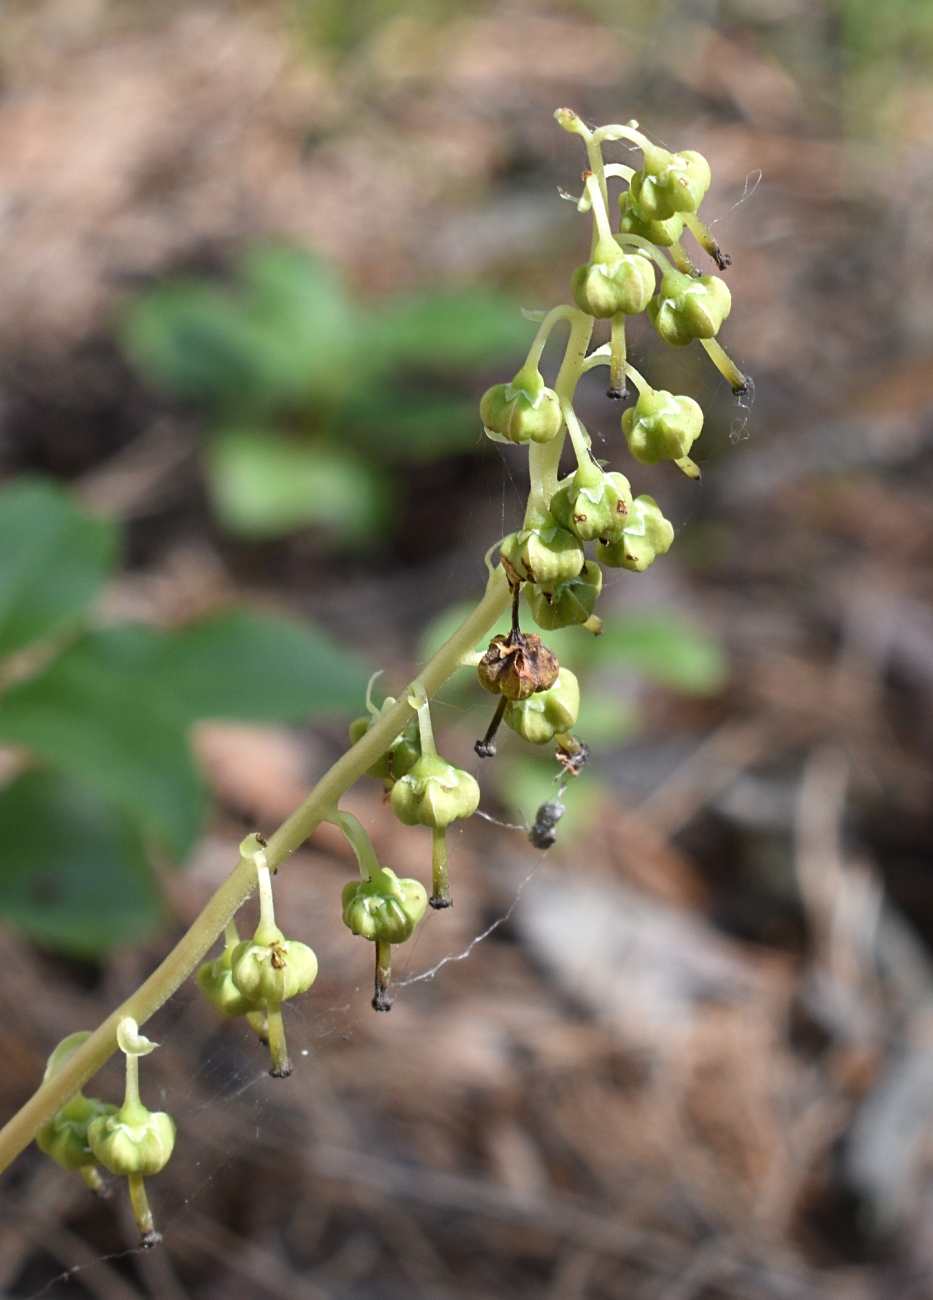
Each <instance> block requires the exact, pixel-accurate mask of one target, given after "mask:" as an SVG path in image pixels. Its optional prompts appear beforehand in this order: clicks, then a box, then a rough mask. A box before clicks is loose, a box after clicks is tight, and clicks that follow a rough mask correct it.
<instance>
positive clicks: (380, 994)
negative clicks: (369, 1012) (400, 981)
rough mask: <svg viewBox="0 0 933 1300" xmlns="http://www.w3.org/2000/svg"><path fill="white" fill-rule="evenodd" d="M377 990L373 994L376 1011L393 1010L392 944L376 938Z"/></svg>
mask: <svg viewBox="0 0 933 1300" xmlns="http://www.w3.org/2000/svg"><path fill="white" fill-rule="evenodd" d="M375 947H376V992H375V994H374V996H373V1010H374V1011H391V1010H392V1003H391V1002H390V1001H389V985H390V984H391V982H392V945H391V943H384V942H383V941H382V940H381V939H377V940H376V944H375Z"/></svg>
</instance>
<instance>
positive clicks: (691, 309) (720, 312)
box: [648, 270, 732, 348]
mask: <svg viewBox="0 0 933 1300" xmlns="http://www.w3.org/2000/svg"><path fill="white" fill-rule="evenodd" d="M731 309H732V295H731V293H730V292H729V286H728V285H727V284H726V282H725V280H720V278H719V276H718V275H701V276H698V277H697V278H696V279H693V278H692V277H691V276H689V275H684V274H683V273H682V272H681V271H674V270H671V271H668V272H667V273H666V274H665V275H664V278H663V279H662V281H661V288H660V289H659V291H658V293H657V295H656V296H655V297H654V298H652V299H651V302H650V303H649V304H648V318H649V319H650V321H651V323H652V324H653V325H654V328H655V329H656V330H657V332H658V334H659V335H660V336H661V338H662V339H663V340H664V342H665V343H669V344H670V345H671V347H674V348H685V347H686V346H687V344H688V343H692V342H693V340H694V339H711V338H714V337H715V336H716V335H717V334H718V333H719V330H720V327H721V325H722V323H723V321H724V320H725V319H726V317H727V316H728V315H729V312H730V310H731Z"/></svg>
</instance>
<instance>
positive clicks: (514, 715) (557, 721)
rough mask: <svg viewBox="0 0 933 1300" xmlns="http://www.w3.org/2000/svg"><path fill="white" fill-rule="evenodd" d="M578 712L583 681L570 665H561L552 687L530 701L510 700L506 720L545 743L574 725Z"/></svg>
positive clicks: (536, 741)
mask: <svg viewBox="0 0 933 1300" xmlns="http://www.w3.org/2000/svg"><path fill="white" fill-rule="evenodd" d="M579 712H580V684H579V682H578V681H577V679H576V677H575V676H574V675H573V673H572V672H571V671H570V669H569V668H561V670H560V671H559V673H558V674H557V681H556V682H555V683H554V685H553V686H552V687H551V688H550V689H549V690H546V691H541V692H540V693H539V694H538V695H532V696H531V697H530V698H529V699H527V700H510V701H509V703H508V704H507V705H506V706H505V714H504V719H503V720H504V721H505V722H506V723H507V724H508V725H509V726H510V727H511V728H512V730H513V731H517V732H518V734H519V735H520V736H524V738H525V740H530V741H531V743H532V744H533V745H546V744H547V743H548V741H549V740H553V739H554V737H555V736H556V735H557V734H558V733H559V732H564V731H569V730H570V729H571V727H573V726H575V725H576V721H577V716H578V714H579Z"/></svg>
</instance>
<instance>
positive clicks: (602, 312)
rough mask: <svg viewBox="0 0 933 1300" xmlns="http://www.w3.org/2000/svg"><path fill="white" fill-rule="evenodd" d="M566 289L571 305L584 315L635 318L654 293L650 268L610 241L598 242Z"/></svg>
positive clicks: (634, 254)
mask: <svg viewBox="0 0 933 1300" xmlns="http://www.w3.org/2000/svg"><path fill="white" fill-rule="evenodd" d="M570 288H571V292H572V294H573V299H574V302H575V303H576V304H577V306H578V307H579V308H580V310H581V311H584V312H586V313H587V315H588V316H595V317H596V318H597V319H598V320H608V319H609V318H610V317H612V316H616V315H618V313H619V312H623V313H624V314H625V315H627V316H635V315H637V314H638V313H639V312H640V311H644V310H645V308H646V307H647V305H648V303H649V301H650V300H651V295H652V294H653V293H654V289H655V279H654V266H653V264H652V263H651V262H650V261H649V260H648V258H647V257H644V256H642V254H641V253H624V252H623V251H622V249H621V248H620V247H619V245H618V244H617V243H616V241H615V240H614V239H601V240H600V241H599V242H598V243H597V245H596V247H595V249H594V250H593V255H592V257H591V258H590V260H589V261H588V262H584V263H583V265H582V266H578V267H577V269H576V270H575V271H574V273H573V276H572V277H571V280H570Z"/></svg>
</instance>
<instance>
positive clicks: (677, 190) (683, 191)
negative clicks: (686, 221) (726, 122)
mask: <svg viewBox="0 0 933 1300" xmlns="http://www.w3.org/2000/svg"><path fill="white" fill-rule="evenodd" d="M711 179H712V177H711V174H710V168H709V163H708V162H707V161H706V159H705V158H704V157H703V155H702V154H700V153H697V152H696V150H694V149H684V150H683V151H682V152H681V153H668V151H667V150H666V149H651V150H648V149H646V150H645V165H644V167H643V168H642V170H641V171H637V172H636V173H635V175H634V176H633V177H632V179H631V181H630V182H629V191H630V193H631V195H632V198H633V199H634V200H635V202H636V203H637V204H638V206H639V207H640V208H641V210H642V212H644V214H645V216H646V217H648V218H649V220H651V221H667V220H669V219H670V218H671V217H673V216H674V215H675V214H677V213H679V212H696V210H697V208H698V207H699V206H700V204H701V203H702V202H703V198H704V196H705V194H706V191H707V190H708V189H709V185H710V180H711Z"/></svg>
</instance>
